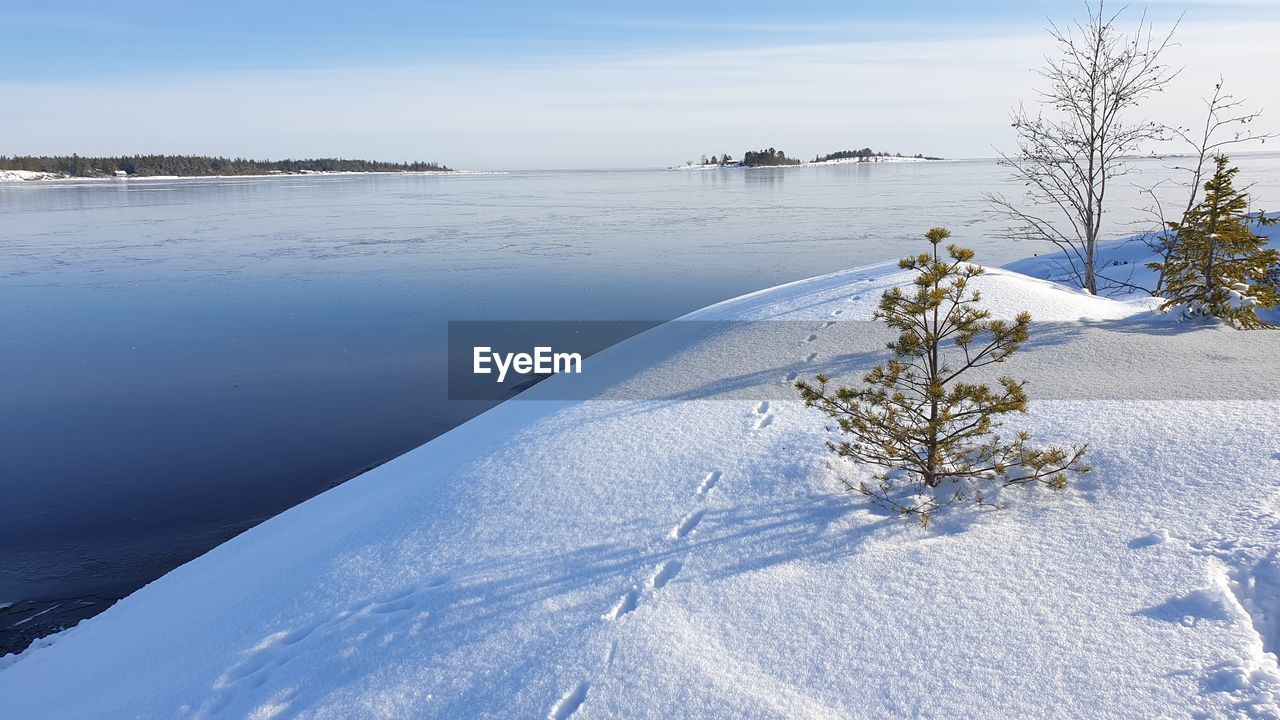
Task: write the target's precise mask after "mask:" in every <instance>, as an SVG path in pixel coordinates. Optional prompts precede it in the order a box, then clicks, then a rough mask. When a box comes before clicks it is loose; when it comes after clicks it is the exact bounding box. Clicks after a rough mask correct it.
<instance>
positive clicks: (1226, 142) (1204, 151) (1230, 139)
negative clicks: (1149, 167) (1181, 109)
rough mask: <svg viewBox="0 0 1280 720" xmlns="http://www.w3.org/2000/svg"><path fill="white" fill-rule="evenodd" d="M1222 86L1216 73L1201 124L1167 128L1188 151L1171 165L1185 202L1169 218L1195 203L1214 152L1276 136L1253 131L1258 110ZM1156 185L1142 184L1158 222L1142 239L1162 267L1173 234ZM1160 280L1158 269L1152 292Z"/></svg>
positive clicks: (1158, 287) (1161, 284)
mask: <svg viewBox="0 0 1280 720" xmlns="http://www.w3.org/2000/svg"><path fill="white" fill-rule="evenodd" d="M1222 86H1223V79H1222V77H1221V76H1219V77H1218V82H1217V83H1216V84H1214V86H1213V94H1212V95H1210V96H1209V97H1207V98H1205V99H1204V105H1205V117H1204V124H1203V125H1202V126H1200V127H1197V128H1187V127H1171V128H1169V132H1170V134H1172V135H1173V136H1174V137H1175V138H1177V139H1179V140H1181V141H1182V142H1184V143H1185V144H1186V146H1187V147H1188V148H1189V149H1190V151H1191V156H1190V162H1189V163H1188V164H1186V165H1177V166H1175V167H1174V168H1173V170H1175V171H1180V174H1181V175H1182V177H1185V178H1186V180H1185V181H1178V180H1173V181H1171V182H1172V183H1173V184H1175V185H1176V187H1177V188H1178V189H1179V190H1180V191H1181V192H1182V193H1185V196H1186V204H1185V205H1183V204H1182V203H1181V202H1180V201H1179V202H1178V203H1177V207H1176V209H1177V211H1178V212H1179V215H1178V216H1177V217H1176V218H1173V219H1172V220H1173V221H1174V222H1182V221H1183V218H1185V217H1186V216H1187V213H1189V212H1191V210H1192V209H1193V208H1194V207H1195V206H1196V202H1197V201H1198V200H1199V198H1200V191H1201V189H1202V188H1203V186H1204V180H1205V168H1206V166H1207V165H1208V164H1210V163H1211V161H1212V160H1213V157H1214V156H1216V155H1220V154H1225V153H1226V152H1227V151H1228V148H1230V147H1231V146H1233V145H1238V144H1240V143H1247V142H1253V141H1257V142H1260V143H1265V142H1266V141H1267V139H1268V138H1273V137H1275V136H1276V134H1275V133H1272V132H1261V131H1255V130H1254V129H1253V128H1252V127H1250V126H1251V125H1252V124H1253V122H1254V121H1255V120H1257V119H1258V118H1260V117H1262V111H1261V110H1252V111H1250V110H1245V109H1244V104H1245V103H1244V100H1242V99H1239V98H1237V97H1235V96H1233V95H1230V94H1228V93H1225V92H1223V90H1222ZM1160 185H1161V184H1160V183H1157V184H1156V185H1155V186H1152V187H1149V188H1142V192H1144V193H1145V194H1146V195H1148V196H1149V197H1150V198H1151V200H1152V208H1151V211H1150V212H1151V214H1152V216H1153V217H1154V218H1155V219H1156V220H1157V221H1158V222H1159V223H1160V229H1159V230H1157V231H1153V232H1150V233H1147V236H1146V243H1147V245H1148V246H1149V247H1150V248H1151V249H1152V250H1154V251H1155V252H1156V254H1157V255H1159V256H1160V260H1161V263H1160V264H1161V266H1162V267H1163V266H1164V265H1165V264H1167V263H1168V261H1169V257H1170V255H1172V253H1173V251H1174V248H1175V246H1176V243H1177V235H1175V234H1174V233H1172V232H1171V231H1170V230H1169V222H1170V220H1171V218H1168V217H1166V216H1165V213H1164V206H1163V204H1162V203H1161V201H1160V199H1159V198H1158V197H1157V191H1158V190H1159V188H1160ZM1164 284H1165V277H1164V274H1163V273H1161V274H1160V275H1159V277H1158V278H1157V280H1156V286H1155V288H1154V289H1153V290H1152V294H1153V295H1158V294H1159V293H1160V292H1161V290H1162V289H1163V288H1164Z"/></svg>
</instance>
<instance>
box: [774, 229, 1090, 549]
mask: <svg viewBox="0 0 1280 720" xmlns="http://www.w3.org/2000/svg"><path fill="white" fill-rule="evenodd" d="M950 236H951V233H950V232H948V231H947V230H946V228H933V229H932V230H930V231H929V232H928V234H926V235H925V237H926V238H927V239H928V240H929V242H930V243H931V244H932V245H933V248H932V251H931V252H926V253H922V254H920V255H917V256H915V257H909V258H904V259H903V260H902V261H901V262H899V266H900V267H902V268H903V269H906V270H914V271H916V272H917V273H918V274H917V276H916V278H915V284H914V289H909V290H908V291H906V292H904V291H903V290H902V289H901V288H894V289H892V290H889V291H888V292H886V293H885V294H884V295H883V297H882V298H881V300H880V309H879V310H878V311H877V312H876V319H877V320H881V321H883V322H885V323H886V324H887V325H889V327H891V328H893V329H894V330H896V331H898V333H899V334H898V337H897V339H896V340H894V341H893V342H891V343H889V346H888V347H889V350H891V351H892V352H893V358H892V359H890V360H888V361H887V362H885V363H884V364H882V365H878V366H876V367H875V368H873V369H872V370H871V371H870V372H868V373H867V374H866V375H865V376H864V377H863V382H864V383H866V384H865V386H863V387H858V388H849V387H839V388H834V389H832V388H830V387H829V383H828V378H827V377H826V376H823V375H819V376H818V377H817V384H811V383H809V382H806V381H804V380H801V381H799V382H797V383H796V387H798V388H799V389H800V394H801V396H802V397H803V398H804V401H805V404H806V405H807V406H809V407H813V408H817V409H819V410H821V411H822V412H824V413H826V414H827V415H829V416H831V417H832V418H833V419H835V421H836V423H837V424H838V425H839V429H840V431H841V433H842V434H843V435H844V436H846V439H842V440H841V441H839V442H828V443H827V445H828V447H829V448H830V449H831V450H832V451H833V452H834V453H836V454H837V455H839V456H840V457H844V458H848V459H850V460H853V461H855V462H858V463H863V464H866V465H871V466H874V467H876V468H878V470H879V471H878V474H877V480H876V481H875V482H874V483H870V484H869V483H867V482H859V483H857V484H856V485H855V484H854V483H853V482H851V481H848V480H846V481H845V483H846V486H847V488H848V489H849V490H853V491H856V492H860V493H862V494H863V495H866V496H868V497H869V498H870V499H871V500H872V501H873V502H875V503H877V504H879V505H881V506H883V507H886V508H888V509H890V510H893V511H895V512H898V513H900V514H902V515H903V516H907V515H915V516H916V517H917V518H918V519H919V520H920V523H921V524H922V525H924V526H926V527H927V526H928V524H929V521H930V518H931V517H932V515H933V513H934V512H936V511H937V510H939V509H940V508H942V507H944V506H946V505H950V504H953V503H956V502H961V501H966V500H967V501H973V502H976V503H978V504H984V503H985V502H986V492H987V490H988V489H990V488H992V487H1007V486H1010V485H1024V484H1029V483H1041V484H1044V485H1048V486H1049V487H1052V488H1055V489H1061V488H1063V487H1065V486H1066V483H1067V474H1068V473H1072V472H1074V473H1084V472H1088V471H1089V467H1088V466H1087V465H1085V464H1084V463H1083V462H1082V460H1081V458H1082V457H1083V456H1084V451H1085V448H1084V447H1072V448H1069V449H1063V448H1056V447H1055V448H1048V449H1036V448H1033V447H1031V446H1030V444H1029V441H1030V438H1029V437H1028V435H1027V434H1026V433H1025V432H1020V433H1017V434H1016V435H1014V436H1013V437H1012V438H1009V439H1005V438H1002V437H1001V436H1000V435H998V434H997V433H996V430H997V429H998V428H999V427H1000V425H1001V422H1000V417H1001V416H1002V415H1005V414H1006V413H1011V412H1025V411H1026V407H1027V395H1026V393H1025V392H1024V389H1023V388H1024V387H1025V385H1026V381H1025V380H1023V381H1015V380H1012V379H1010V378H1007V377H1002V378H1000V379H999V381H998V382H999V388H998V389H994V390H993V389H992V388H991V387H989V386H987V385H980V384H974V383H971V382H965V381H964V380H962V379H961V377H962V376H963V374H964V373H965V372H967V371H969V370H973V369H975V368H980V367H984V366H986V365H991V364H994V363H999V362H1004V360H1006V359H1007V358H1008V357H1009V356H1010V355H1012V354H1013V353H1015V352H1017V350H1018V349H1019V347H1020V346H1021V345H1022V343H1024V342H1026V340H1027V332H1028V327H1029V325H1030V324H1031V316H1030V315H1028V314H1027V313H1025V312H1024V313H1020V314H1019V315H1018V316H1017V318H1016V319H1015V320H1014V321H1013V322H1005V321H1001V320H992V319H991V314H990V313H989V312H988V311H986V310H983V309H982V308H981V307H980V305H979V303H980V300H981V298H980V296H979V294H978V292H977V291H976V290H970V289H969V281H970V280H971V279H973V278H975V277H977V276H979V275H981V274H982V272H983V270H982V268H981V267H979V266H977V265H972V264H970V263H969V261H970V260H972V259H973V251H972V250H969V249H967V248H962V247H958V246H956V245H949V246H947V248H946V255H947V256H946V257H945V258H944V257H942V255H941V254H940V251H939V246H940V245H941V243H942V241H943V240H945V239H947V238H948V237H950ZM953 356H954V364H953V361H952V360H950V359H949V358H951V357H953Z"/></svg>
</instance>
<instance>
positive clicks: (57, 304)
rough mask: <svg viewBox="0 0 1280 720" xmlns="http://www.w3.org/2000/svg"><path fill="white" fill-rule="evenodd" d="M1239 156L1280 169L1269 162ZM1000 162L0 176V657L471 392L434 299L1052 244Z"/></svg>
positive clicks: (706, 278) (557, 313) (748, 276)
mask: <svg viewBox="0 0 1280 720" xmlns="http://www.w3.org/2000/svg"><path fill="white" fill-rule="evenodd" d="M1242 165H1244V167H1245V171H1244V174H1246V175H1247V174H1248V173H1249V172H1250V171H1251V170H1252V171H1253V174H1254V176H1253V179H1254V180H1255V181H1259V182H1260V186H1261V187H1262V188H1263V189H1264V190H1267V191H1270V190H1271V189H1274V188H1276V187H1277V186H1278V185H1277V182H1276V180H1277V175H1278V174H1280V173H1278V172H1277V171H1278V170H1280V161H1278V160H1277V159H1276V158H1274V157H1271V158H1258V159H1250V160H1248V161H1247V162H1245V163H1242ZM1162 167H1163V166H1160V165H1158V164H1155V163H1147V164H1146V166H1145V170H1146V171H1147V174H1148V175H1149V176H1154V175H1159V174H1160V173H1161V172H1163V170H1162ZM1002 185H1003V184H1002V181H1001V172H1000V170H999V169H998V168H996V167H995V166H994V165H993V164H991V163H987V162H955V163H951V162H948V163H930V164H900V165H889V164H885V165H875V166H870V165H844V166H832V167H820V168H814V167H809V168H794V169H776V170H769V169H759V170H749V171H743V170H723V171H681V172H665V171H614V172H588V171H572V172H538V173H515V174H509V175H461V174H459V175H451V176H431V175H427V176H420V175H412V176H395V175H374V176H325V177H316V176H311V177H288V178H269V179H237V180H230V179H228V180H213V179H210V180H186V181H162V180H154V181H109V182H85V183H45V184H36V183H27V184H18V185H14V184H7V185H0V378H2V382H3V387H2V388H0V389H2V395H0V397H2V398H3V399H2V400H0V403H2V405H0V458H3V462H4V465H3V473H2V474H0V497H2V498H3V502H2V503H0V606H3V605H5V604H6V603H13V604H12V605H9V606H7V607H3V608H0V653H3V652H4V651H6V650H12V649H16V648H20V647H22V646H24V645H25V644H26V643H27V642H29V641H30V639H31V638H33V637H36V636H39V635H41V634H45V633H48V632H51V631H53V630H55V629H57V628H59V627H61V626H64V625H67V624H70V623H74V622H75V621H76V620H78V619H80V618H81V617H85V616H88V615H91V614H93V613H95V612H98V611H100V610H101V609H102V608H103V607H105V606H106V605H108V604H109V603H110V602H112V601H114V599H116V598H118V597H120V596H122V595H123V594H127V593H128V592H130V591H132V590H133V589H136V588H137V587H139V586H140V585H142V584H145V583H146V582H148V581H150V580H152V579H154V578H156V577H158V576H159V575H160V574H162V573H164V572H165V571H167V570H168V569H170V568H172V567H174V566H176V565H177V564H180V563H182V562H184V561H186V560H188V559H190V558H192V557H195V556H196V555H198V554H200V553H202V552H204V551H205V550H207V549H209V548H210V547H212V546H213V545H216V544H217V543H219V542H221V541H222V540H224V539H226V538H229V537H231V536H233V535H234V534H236V533H238V532H240V531H242V530H243V529H245V528H247V527H250V526H252V525H253V524H255V523H257V522H260V521H261V520H263V519H265V518H267V517H270V516H271V515H273V514H275V513H278V512H280V511H282V510H284V509H286V508H288V507H290V506H291V505H294V504H296V503H298V502H300V501H302V500H304V499H306V498H308V497H311V496H312V495H315V494H316V493H318V492H320V491H323V490H324V489H325V488H328V487H330V486H332V485H334V484H336V483H338V482H341V481H342V480H344V479H346V478H349V477H351V476H353V475H355V474H358V473H359V472H361V471H362V470H364V469H367V468H369V467H371V466H373V465H376V464H377V463H379V462H382V461H384V460H386V459H389V458H391V457H394V456H396V455H398V454H400V453H402V452H404V451H406V450H408V449H410V448H412V447H414V446H416V445H418V444H421V443H423V442H425V441H427V440H429V439H431V438H433V437H435V436H437V435H439V434H441V433H442V432H444V431H446V430H447V429H449V428H451V427H453V426H455V425H457V424H458V423H460V422H462V421H464V420H466V419H467V418H469V417H471V416H473V415H474V414H476V413H478V412H480V411H482V410H483V409H485V408H486V407H488V405H487V404H486V403H481V402H451V401H448V400H447V399H446V392H445V371H444V357H445V336H446V335H445V333H446V324H447V322H448V321H449V320H467V319H473V320H511V319H541V320H563V319H596V320H662V319H667V318H671V317H675V316H677V315H680V314H683V313H685V312H688V311H691V310H694V309H697V308H699V307H702V306H705V305H707V304H710V303H713V302H716V301H718V300H722V299H725V298H728V297H732V296H735V295H738V294H741V293H744V292H749V291H752V290H756V289H759V288H763V287H767V286H771V285H775V284H777V283H781V282H786V281H790V280H795V279H799V278H803V277H808V276H812V275H815V274H819V273H824V272H829V271H833V270H837V269H841V268H845V267H851V266H857V265H863V264H868V263H872V262H879V261H883V260H888V259H892V258H896V257H898V256H899V255H901V254H903V252H904V251H905V250H907V249H909V248H910V249H914V247H915V246H914V245H913V244H912V243H914V242H915V241H916V238H918V237H919V236H920V235H921V234H922V233H923V231H924V230H925V229H927V228H928V227H930V226H932V225H937V224H945V225H948V226H950V227H951V229H952V230H953V231H954V232H955V234H956V236H957V239H958V240H960V241H961V242H963V243H965V244H967V245H970V246H973V247H975V248H976V249H977V250H978V259H979V260H980V261H984V262H987V263H992V264H998V263H1003V262H1007V261H1010V260H1013V259H1016V258H1018V257H1023V256H1026V255H1029V254H1031V253H1032V252H1035V251H1043V250H1044V249H1043V248H1028V247H1019V246H1016V245H1013V244H1011V243H1008V242H1004V241H1000V240H996V239H993V238H992V237H991V236H990V231H991V230H992V229H993V228H994V225H992V224H991V223H990V222H989V221H988V220H987V219H986V218H985V215H984V207H983V205H982V203H981V202H980V201H979V194H980V192H981V191H983V190H990V189H1000V188H1001V187H1002ZM1005 189H1006V190H1007V189H1008V188H1005ZM1014 190H1016V188H1014ZM1124 192H1125V191H1123V190H1122V191H1121V193H1120V195H1121V202H1123V201H1124ZM1130 204H1135V203H1130ZM1117 219H1118V220H1123V219H1132V216H1129V217H1127V218H1126V217H1125V216H1121V215H1119V214H1118V216H1117ZM1112 230H1113V232H1112V234H1113V235H1119V234H1127V233H1128V232H1129V228H1127V227H1125V226H1123V225H1120V224H1117V225H1116V226H1115V227H1114V228H1113V229H1112Z"/></svg>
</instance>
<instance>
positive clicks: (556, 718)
mask: <svg viewBox="0 0 1280 720" xmlns="http://www.w3.org/2000/svg"><path fill="white" fill-rule="evenodd" d="M590 687H591V686H590V685H588V684H587V683H585V682H580V683H578V684H577V686H575V687H574V688H573V689H572V690H570V691H569V692H567V693H565V694H564V695H562V696H561V697H560V699H559V700H557V701H556V704H555V705H554V706H552V708H551V712H549V713H547V720H566V718H568V717H570V716H571V715H573V714H574V713H575V712H577V711H578V708H580V707H582V703H583V702H585V701H586V699H587V690H589V689H590Z"/></svg>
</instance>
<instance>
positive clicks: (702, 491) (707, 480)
mask: <svg viewBox="0 0 1280 720" xmlns="http://www.w3.org/2000/svg"><path fill="white" fill-rule="evenodd" d="M718 482H720V471H719V470H713V471H711V472H709V473H707V476H706V477H704V478H702V484H701V485H699V486H698V490H697V492H696V493H694V494H696V495H697V496H699V497H706V495H707V494H708V493H710V492H711V491H712V490H714V489H715V487H716V483H718Z"/></svg>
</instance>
